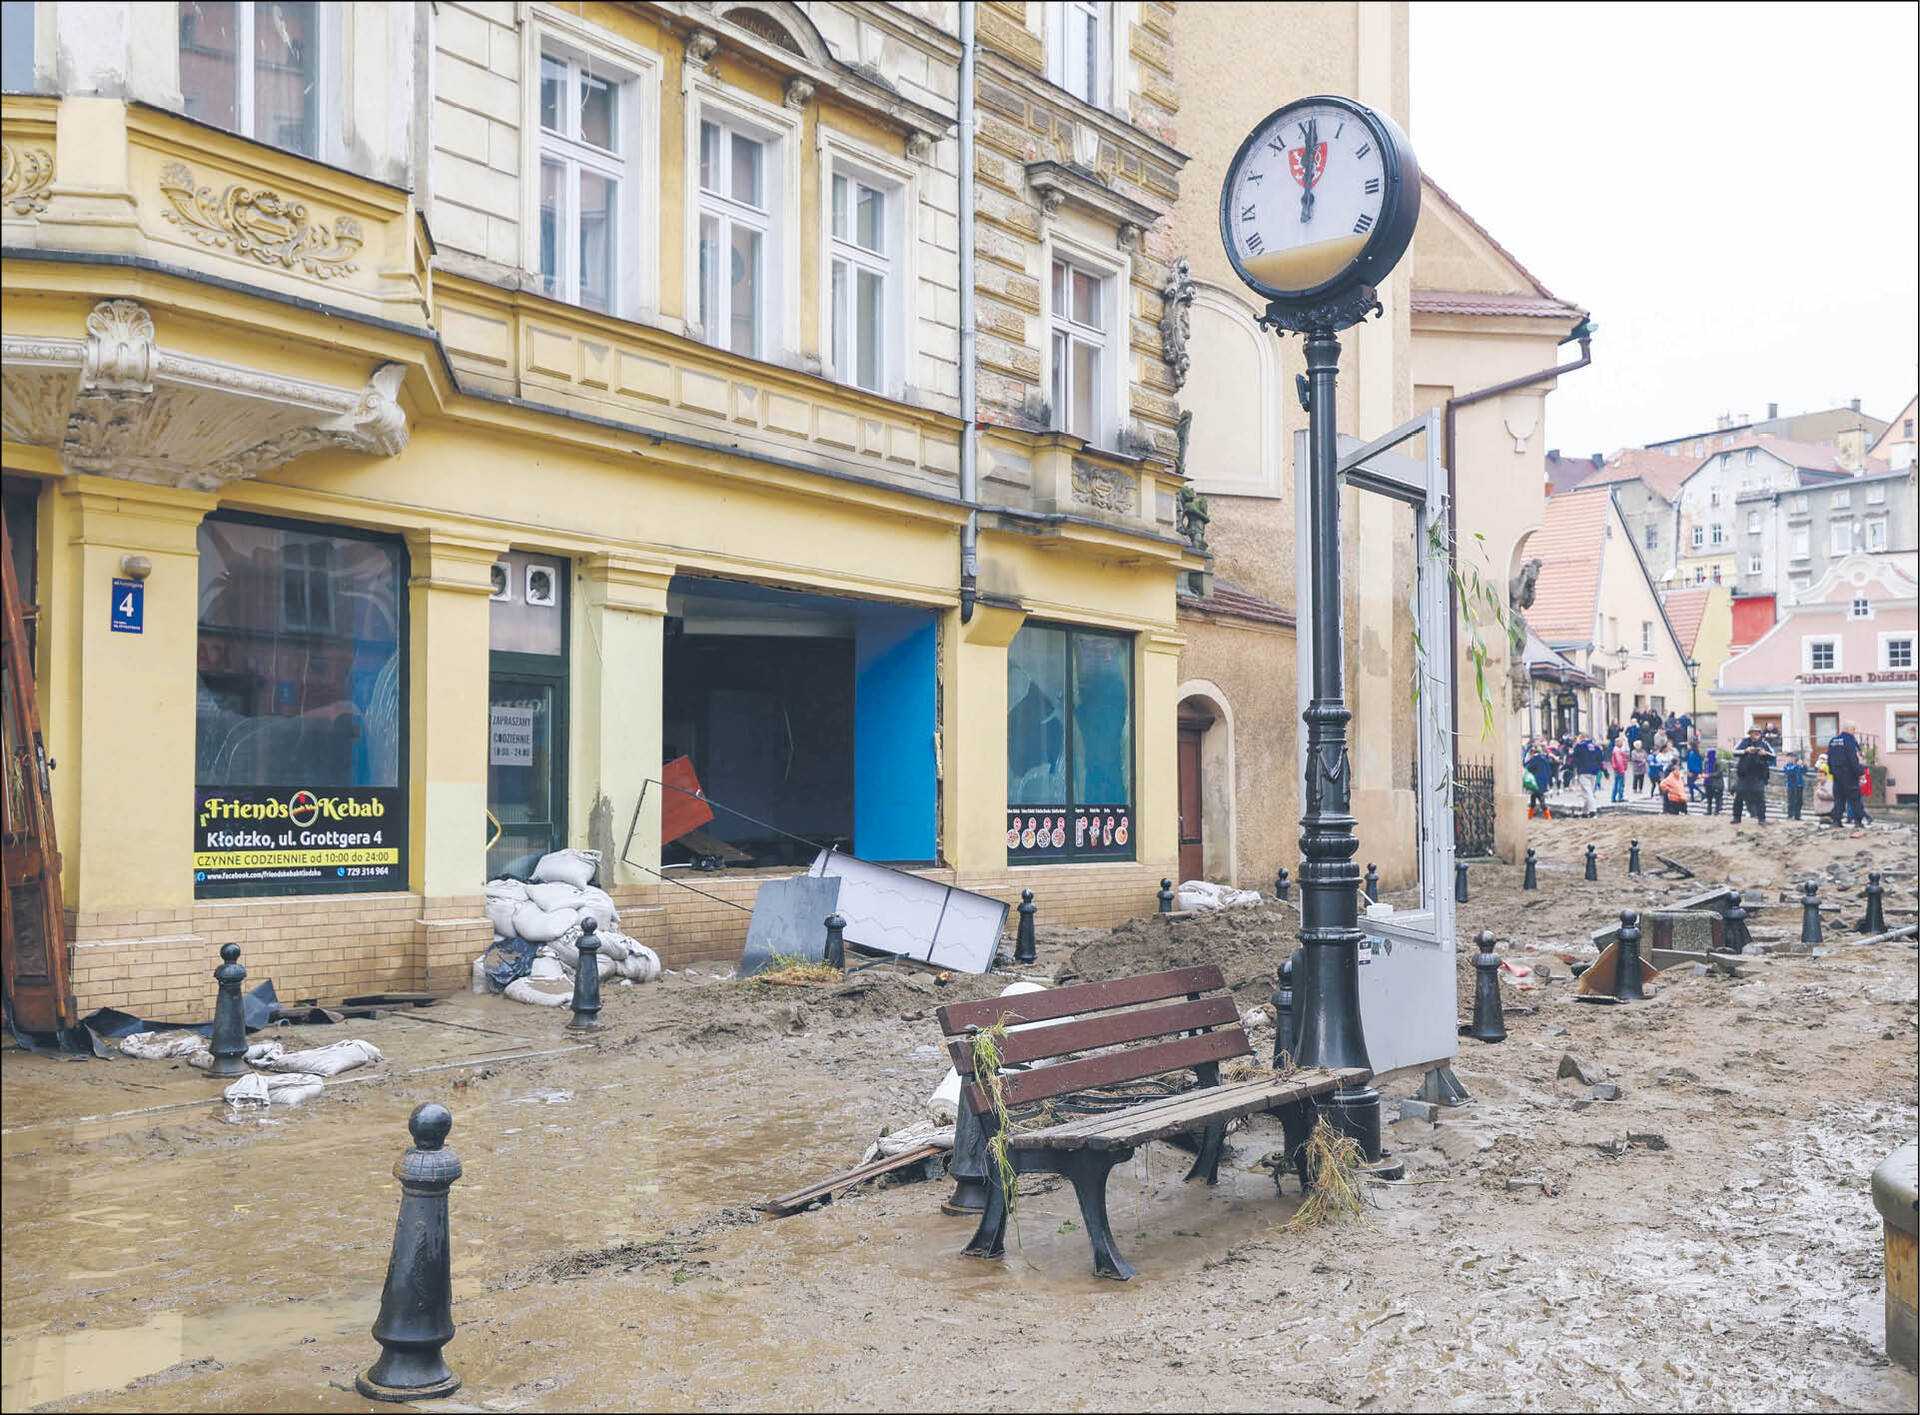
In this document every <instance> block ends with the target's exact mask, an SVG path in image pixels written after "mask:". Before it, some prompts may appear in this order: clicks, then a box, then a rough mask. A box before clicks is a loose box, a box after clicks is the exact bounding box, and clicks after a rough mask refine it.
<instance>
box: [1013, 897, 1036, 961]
mask: <svg viewBox="0 0 1920 1415" xmlns="http://www.w3.org/2000/svg"><path fill="white" fill-rule="evenodd" d="M1039 909H1040V906H1039V905H1038V904H1035V903H1034V902H1033V891H1032V890H1031V889H1023V890H1021V891H1020V932H1019V933H1018V934H1017V935H1016V936H1015V938H1014V944H1013V961H1014V962H1016V963H1032V962H1034V961H1036V960H1037V959H1038V958H1039V956H1040V952H1039V945H1038V944H1036V943H1035V942H1034V940H1033V916H1034V915H1035V914H1036V913H1038V912H1039Z"/></svg>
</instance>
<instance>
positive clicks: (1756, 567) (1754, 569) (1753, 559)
mask: <svg viewBox="0 0 1920 1415" xmlns="http://www.w3.org/2000/svg"><path fill="white" fill-rule="evenodd" d="M1765 569H1766V561H1764V560H1763V559H1762V558H1761V557H1760V556H1758V555H1749V556H1748V557H1747V573H1748V574H1749V575H1758V574H1761V573H1763V572H1764V571H1765Z"/></svg>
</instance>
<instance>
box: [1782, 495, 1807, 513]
mask: <svg viewBox="0 0 1920 1415" xmlns="http://www.w3.org/2000/svg"><path fill="white" fill-rule="evenodd" d="M1806 509H1807V498H1806V497H1804V496H1793V497H1789V498H1788V499H1787V510H1789V511H1799V512H1804V511H1805V510H1806Z"/></svg>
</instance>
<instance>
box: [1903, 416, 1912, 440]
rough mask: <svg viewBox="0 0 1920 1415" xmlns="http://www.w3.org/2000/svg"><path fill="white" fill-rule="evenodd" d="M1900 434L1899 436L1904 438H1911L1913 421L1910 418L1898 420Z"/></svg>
mask: <svg viewBox="0 0 1920 1415" xmlns="http://www.w3.org/2000/svg"><path fill="white" fill-rule="evenodd" d="M1900 432H1901V435H1902V436H1905V437H1912V436H1913V419H1912V418H1902V419H1901V420H1900Z"/></svg>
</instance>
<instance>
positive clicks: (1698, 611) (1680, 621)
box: [1660, 587, 1713, 654]
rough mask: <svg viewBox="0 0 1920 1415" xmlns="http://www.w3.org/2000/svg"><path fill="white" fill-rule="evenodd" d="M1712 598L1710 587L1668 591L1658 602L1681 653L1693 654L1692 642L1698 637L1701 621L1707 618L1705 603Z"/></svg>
mask: <svg viewBox="0 0 1920 1415" xmlns="http://www.w3.org/2000/svg"><path fill="white" fill-rule="evenodd" d="M1712 596H1713V590H1712V588H1711V587H1703V588H1700V589H1686V590H1670V591H1668V592H1667V594H1666V596H1665V597H1664V598H1663V599H1662V600H1661V601H1660V602H1661V604H1663V605H1665V606H1666V610H1667V622H1668V623H1669V624H1671V625H1673V636H1674V637H1675V638H1676V639H1678V640H1679V641H1680V648H1681V651H1682V652H1684V653H1688V654H1691V653H1692V652H1693V645H1694V641H1695V640H1696V639H1698V638H1699V637H1700V624H1701V621H1702V620H1704V619H1705V618H1706V617H1707V601H1708V600H1709V599H1710V598H1712Z"/></svg>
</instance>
